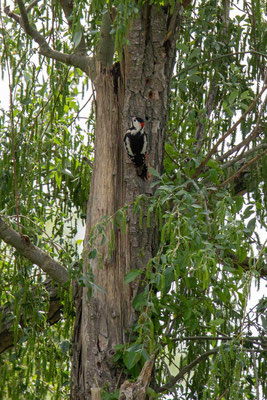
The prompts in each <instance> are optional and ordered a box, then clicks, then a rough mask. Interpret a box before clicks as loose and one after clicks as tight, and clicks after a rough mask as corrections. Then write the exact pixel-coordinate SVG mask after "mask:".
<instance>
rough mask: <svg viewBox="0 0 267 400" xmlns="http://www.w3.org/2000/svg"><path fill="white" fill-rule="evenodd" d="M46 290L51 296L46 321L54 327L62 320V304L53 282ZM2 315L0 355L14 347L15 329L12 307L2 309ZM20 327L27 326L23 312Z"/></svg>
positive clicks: (46, 285) (0, 313)
mask: <svg viewBox="0 0 267 400" xmlns="http://www.w3.org/2000/svg"><path fill="white" fill-rule="evenodd" d="M45 290H46V292H48V295H49V309H48V312H47V314H46V321H47V322H48V323H49V324H50V325H53V324H55V323H56V322H57V321H59V320H60V318H61V309H62V303H61V300H60V298H59V296H58V288H57V287H56V286H55V285H51V281H50V280H48V281H47V282H45ZM0 315H1V329H0V354H1V353H3V352H4V351H5V350H7V349H9V348H10V347H12V346H13V345H14V329H13V319H12V318H10V316H12V315H13V310H12V309H11V308H10V306H9V307H8V308H7V307H6V306H3V307H1V308H0ZM19 320H20V325H21V326H23V325H24V326H25V321H24V317H23V311H22V312H21V318H20V317H19Z"/></svg>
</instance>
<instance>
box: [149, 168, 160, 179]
mask: <svg viewBox="0 0 267 400" xmlns="http://www.w3.org/2000/svg"><path fill="white" fill-rule="evenodd" d="M148 171H149V172H150V174H151V175H153V176H156V177H157V178H161V176H160V174H159V172H158V171H157V170H156V169H154V168H151V167H149V168H148Z"/></svg>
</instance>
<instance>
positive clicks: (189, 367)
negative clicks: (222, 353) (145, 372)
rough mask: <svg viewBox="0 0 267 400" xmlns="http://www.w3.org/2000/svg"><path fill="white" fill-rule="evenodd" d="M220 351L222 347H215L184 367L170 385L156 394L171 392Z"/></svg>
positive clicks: (159, 389)
mask: <svg viewBox="0 0 267 400" xmlns="http://www.w3.org/2000/svg"><path fill="white" fill-rule="evenodd" d="M219 350H220V347H215V348H214V349H211V350H208V351H206V352H205V353H203V354H201V355H200V356H199V357H197V358H196V359H195V360H193V361H192V362H191V363H189V364H188V365H186V366H185V367H183V368H182V369H181V371H180V372H179V373H178V374H177V375H175V376H174V377H173V378H172V379H170V380H169V382H168V383H166V385H163V386H161V387H159V388H157V389H156V392H157V393H162V392H165V391H166V390H170V389H171V388H172V387H173V386H174V385H175V384H176V383H177V382H179V381H180V380H182V379H184V376H185V375H186V374H188V373H189V372H190V371H191V370H192V369H193V368H194V367H195V366H196V365H198V364H199V363H200V362H201V361H203V360H205V359H206V358H208V357H209V356H211V355H212V354H215V353H218V351H219Z"/></svg>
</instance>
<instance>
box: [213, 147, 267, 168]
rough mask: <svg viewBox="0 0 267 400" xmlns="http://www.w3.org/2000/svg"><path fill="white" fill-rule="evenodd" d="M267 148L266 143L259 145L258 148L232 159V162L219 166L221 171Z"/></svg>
mask: <svg viewBox="0 0 267 400" xmlns="http://www.w3.org/2000/svg"><path fill="white" fill-rule="evenodd" d="M266 147H267V143H261V144H259V145H258V146H256V147H254V148H253V149H250V150H248V151H247V152H246V153H243V154H240V155H239V156H238V157H235V158H233V159H232V160H230V161H228V162H227V163H225V164H223V165H222V166H221V168H222V169H226V168H229V167H231V166H232V165H233V164H235V163H237V162H238V161H240V160H243V159H247V157H248V156H249V155H250V154H253V153H256V152H257V151H259V150H261V149H265V148H266Z"/></svg>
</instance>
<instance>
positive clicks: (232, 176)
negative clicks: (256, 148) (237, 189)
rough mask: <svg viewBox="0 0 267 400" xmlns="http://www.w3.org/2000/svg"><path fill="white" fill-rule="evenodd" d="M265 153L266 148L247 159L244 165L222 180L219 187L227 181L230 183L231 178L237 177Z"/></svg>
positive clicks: (266, 152) (266, 151)
mask: <svg viewBox="0 0 267 400" xmlns="http://www.w3.org/2000/svg"><path fill="white" fill-rule="evenodd" d="M266 154H267V149H266V150H264V151H263V152H262V153H260V154H258V155H257V156H255V157H254V158H252V159H251V160H249V161H248V162H247V163H246V164H245V165H243V166H242V167H241V168H240V169H239V170H238V171H236V172H235V173H234V174H233V175H231V176H230V177H229V178H227V179H226V180H225V181H223V182H222V183H221V184H220V185H219V187H223V186H225V185H227V184H228V183H230V182H231V181H232V180H234V179H236V178H238V176H239V175H240V174H241V173H242V172H243V171H245V170H246V169H247V168H248V167H249V166H250V165H252V164H253V163H255V162H257V161H258V160H259V159H260V158H261V157H263V156H265V155H266Z"/></svg>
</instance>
